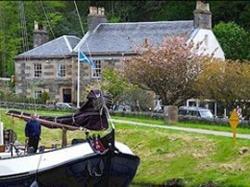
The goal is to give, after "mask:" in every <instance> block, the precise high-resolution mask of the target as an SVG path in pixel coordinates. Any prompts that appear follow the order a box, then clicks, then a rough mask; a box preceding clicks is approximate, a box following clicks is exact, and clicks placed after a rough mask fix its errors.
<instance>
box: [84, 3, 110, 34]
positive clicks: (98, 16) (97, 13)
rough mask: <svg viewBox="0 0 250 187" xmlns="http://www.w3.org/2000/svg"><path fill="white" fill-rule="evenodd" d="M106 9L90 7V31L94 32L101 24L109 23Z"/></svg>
mask: <svg viewBox="0 0 250 187" xmlns="http://www.w3.org/2000/svg"><path fill="white" fill-rule="evenodd" d="M107 22H108V21H107V18H106V16H105V9H104V8H103V7H98V8H97V7H94V6H91V7H89V15H88V30H89V31H90V32H91V31H93V30H94V29H95V28H96V27H97V26H98V25H99V24H100V23H107Z"/></svg>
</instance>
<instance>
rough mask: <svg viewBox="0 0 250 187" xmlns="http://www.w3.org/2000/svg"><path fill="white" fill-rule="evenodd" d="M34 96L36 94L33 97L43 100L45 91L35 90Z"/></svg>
mask: <svg viewBox="0 0 250 187" xmlns="http://www.w3.org/2000/svg"><path fill="white" fill-rule="evenodd" d="M33 94H34V95H33V96H34V98H35V99H39V98H41V96H42V94H43V91H42V90H35V91H34V93H33Z"/></svg>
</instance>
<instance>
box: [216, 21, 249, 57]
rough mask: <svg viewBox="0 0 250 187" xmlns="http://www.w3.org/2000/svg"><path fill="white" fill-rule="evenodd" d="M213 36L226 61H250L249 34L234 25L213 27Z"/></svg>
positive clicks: (230, 23) (222, 24) (220, 24)
mask: <svg viewBox="0 0 250 187" xmlns="http://www.w3.org/2000/svg"><path fill="white" fill-rule="evenodd" d="M213 31H214V34H215V35H216V37H217V39H218V41H219V42H220V44H221V47H222V49H223V50H224V52H225V56H226V58H227V59H250V52H249V48H250V34H249V33H248V32H247V31H246V30H245V29H243V28H242V27H240V26H239V25H237V24H236V23H233V22H229V23H223V22H221V23H219V24H218V25H215V27H214V29H213Z"/></svg>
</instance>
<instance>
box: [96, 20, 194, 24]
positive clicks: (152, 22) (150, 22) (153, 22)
mask: <svg viewBox="0 0 250 187" xmlns="http://www.w3.org/2000/svg"><path fill="white" fill-rule="evenodd" d="M173 22H175V23H176V22H193V20H173V21H148V22H143V21H141V22H119V23H100V24H99V25H122V24H128V25H129V24H131V25H133V24H156V23H173Z"/></svg>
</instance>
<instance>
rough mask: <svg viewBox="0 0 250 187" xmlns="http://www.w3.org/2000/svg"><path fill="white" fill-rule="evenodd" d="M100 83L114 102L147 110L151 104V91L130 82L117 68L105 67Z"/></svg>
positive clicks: (133, 108) (134, 108)
mask: <svg viewBox="0 0 250 187" xmlns="http://www.w3.org/2000/svg"><path fill="white" fill-rule="evenodd" d="M101 85H102V89H103V90H105V91H106V92H108V93H110V94H111V95H112V96H113V103H114V104H128V105H130V106H131V107H132V110H148V109H149V108H152V106H153V95H152V93H150V92H147V91H145V90H143V89H141V88H139V87H138V86H137V85H134V84H132V83H130V82H129V81H128V79H126V77H124V75H123V73H122V72H121V71H119V70H115V69H113V68H109V67H106V68H105V69H104V71H103V80H102V83H101Z"/></svg>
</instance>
